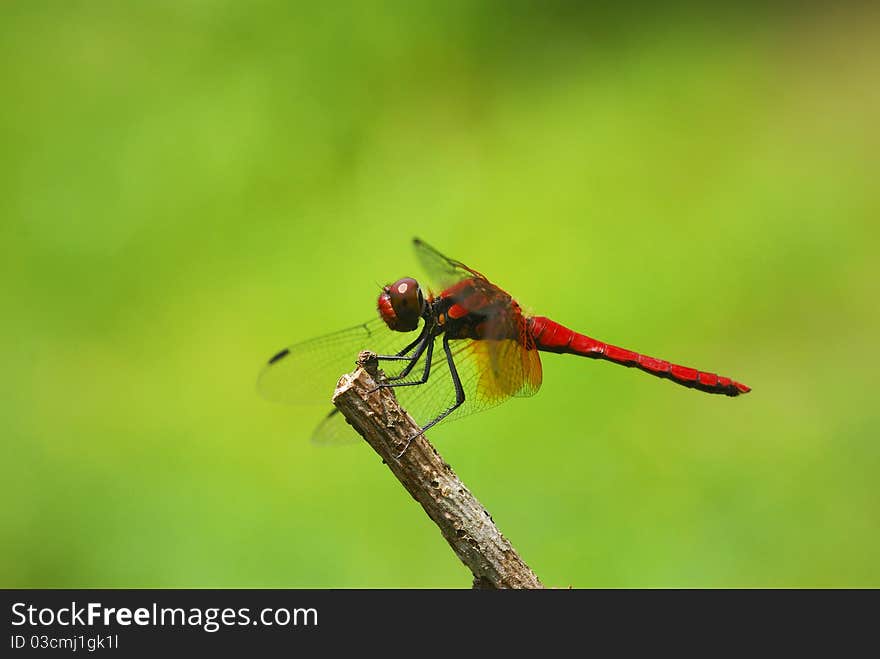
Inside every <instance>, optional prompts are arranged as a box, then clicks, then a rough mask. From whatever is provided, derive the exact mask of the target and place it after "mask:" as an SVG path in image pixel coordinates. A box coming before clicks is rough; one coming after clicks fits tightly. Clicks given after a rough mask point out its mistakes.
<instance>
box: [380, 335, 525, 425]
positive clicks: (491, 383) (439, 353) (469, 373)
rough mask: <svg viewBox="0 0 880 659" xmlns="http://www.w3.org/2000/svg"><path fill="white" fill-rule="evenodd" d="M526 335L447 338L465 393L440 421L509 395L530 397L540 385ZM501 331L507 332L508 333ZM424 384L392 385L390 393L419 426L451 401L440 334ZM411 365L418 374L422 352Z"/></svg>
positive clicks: (451, 389)
mask: <svg viewBox="0 0 880 659" xmlns="http://www.w3.org/2000/svg"><path fill="white" fill-rule="evenodd" d="M520 330H521V331H522V332H523V334H524V335H525V336H527V337H528V339H525V338H524V337H523V336H521V335H519V334H517V335H516V338H501V339H494V338H489V339H480V340H473V339H458V340H451V341H450V342H449V348H450V352H451V353H452V359H453V363H454V364H455V369H456V371H457V373H458V375H459V379H460V381H461V384H462V387H463V389H464V392H465V402H464V404H463V405H461V406H460V407H459V408H458V409H456V410H455V411H454V412H453V413H452V414H450V415H449V416H448V417H446V419H445V420H444V423H446V422H447V421H451V420H455V419H461V418H463V417H465V416H468V415H470V414H474V413H475V412H480V411H483V410H486V409H489V408H490V407H494V406H496V405H499V404H501V403H503V402H504V401H506V400H509V399H510V398H511V397H513V396H531V395H533V394H535V393H536V392H537V391H538V390H539V389H540V387H541V378H542V371H541V359H540V357H539V353H538V351H537V350H535V348H534V343H533V342H532V341H531V337H530V335H528V333H527V332H525V323H522V328H520ZM507 336H510V334H509V333H508V334H507ZM435 342H436V345H435V347H434V353H433V356H432V359H431V372H430V378H429V380H428V382H427V383H425V384H421V385H418V386H413V387H395V389H394V393H395V395H396V396H397V399H398V400H399V401H400V403H401V405H402V406H403V407H404V409H406V410H407V412H409V414H410V416H412V417H413V419H415V421H416V423H418V424H419V425H420V426H424V425H425V424H427V423H428V422H430V421H432V420H433V419H435V418H436V417H437V416H439V415H440V414H441V413H442V412H444V411H445V410H447V409H449V408H450V407H452V406H453V405H454V403H455V385H454V383H453V378H452V372H451V371H450V369H449V365H448V361H447V358H446V354H445V353H444V350H443V342H442V337H438V338H437V339H435ZM420 361H421V363H420V364H418V365H417V366H416V368H415V369H413V372H414V373H418V374H421V373H422V369H423V367H424V357H423V359H422V360H420Z"/></svg>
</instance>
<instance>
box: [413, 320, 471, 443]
mask: <svg viewBox="0 0 880 659" xmlns="http://www.w3.org/2000/svg"><path fill="white" fill-rule="evenodd" d="M443 352H445V353H446V363H447V364H449V375H450V376H452V386H454V387H455V402H454V403H453V404H452V405H450V406H449V407H447V408H446V409H445V410H443V411H442V412H441V413H440V414H439V415H437V416H436V417H434V418H433V419H431V420H430V421H428V423H426V424H425V425H424V426H422V429H421V430H420V431H419V432H417V433H416V434H415V435H413V436H412V437H410V438H409V439H408V440H406V446H404V447H403V450H402V451H401V452H400V453H398V454H397V459H398V460H400V458H402V457H403V454H404V453H406V450H407V449H408V448H409V445H410V444H412V443H413V440H414V439H415V438H416V437H419V436H420V435H424V434H425V431H426V430H427V429H428V428H430V427H431V426H435V425H437V424H438V423H440V422H441V421H442V420H443V419H445V418H446V417H447V416H449V415H450V414H452V413H453V412H454V411H455V410H457V409H458V408H459V407H461V404H462V403H464V398H465V397H464V387H463V386H461V378H460V377H459V375H458V369H457V368H455V360H454V359H453V358H452V350H451V349H450V348H449V335H448V334H444V335H443ZM429 361H430V360H429Z"/></svg>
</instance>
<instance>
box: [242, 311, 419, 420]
mask: <svg viewBox="0 0 880 659" xmlns="http://www.w3.org/2000/svg"><path fill="white" fill-rule="evenodd" d="M408 336H410V335H409V334H402V333H400V332H392V331H391V330H389V329H388V327H387V326H386V325H385V323H383V322H382V319H381V318H375V319H373V320H370V321H368V322H366V323H362V324H360V325H356V326H355V327H349V328H348V329H344V330H341V331H339V332H334V333H332V334H326V335H324V336H319V337H317V338H314V339H311V340H309V341H304V342H302V343H296V344H294V345H291V346H288V347H287V348H284V349H283V350H281V351H280V352H278V353H276V354H275V355H274V356H273V357H272V358H271V359H270V360H269V361H268V363H267V364H266V365H265V366H264V367H263V370H262V372H261V373H260V376H259V379H258V380H257V390H258V391H259V392H260V394H261V395H262V396H263V397H264V398H266V399H268V400H271V401H275V402H280V403H297V404H309V403H322V402H326V403H329V402H330V398H331V396H332V395H333V389H334V387H335V386H336V382H337V381H338V380H339V377H340V376H341V375H342V374H343V373H348V372H349V371H352V370H354V366H355V361H356V360H357V357H358V353H359V352H360V351H361V350H372V351H374V352H376V353H377V354H380V355H387V354H392V355H393V354H396V353H397V352H398V351H399V350H400V349H401V348H403V347H404V346H406V344H407V343H408V339H407V337H408ZM412 338H414V336H410V339H409V340H412Z"/></svg>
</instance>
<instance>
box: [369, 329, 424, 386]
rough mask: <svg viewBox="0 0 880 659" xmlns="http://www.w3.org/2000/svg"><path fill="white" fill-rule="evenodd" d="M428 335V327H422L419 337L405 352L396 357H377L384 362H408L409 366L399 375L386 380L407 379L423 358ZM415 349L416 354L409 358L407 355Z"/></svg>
mask: <svg viewBox="0 0 880 659" xmlns="http://www.w3.org/2000/svg"><path fill="white" fill-rule="evenodd" d="M427 335H428V325H427V323H426V324H425V325H422V331H421V332H419V335H418V336H417V337H416V339H415V341H413V342H412V343H410V344H409V345H408V346H406V347H405V348H404V349H403V350H401V351H400V352H398V353H397V354H396V355H377V356H376V358H377V359H379V360H384V361H407V362H409V364H407V365H406V367H405V368H404V369H403V370H402V371H401V372H400V373H398V374H397V375H392V376H390V377H387V378H385V379H386V380H400V379H401V378H405V377H406V376H407V375H409V373H410V371H412V370H413V367H415V365H416V362H418V361H419V357H421V356H422V352H424V350H425V338H426V337H427ZM413 348H415V349H416V351H415V353H413V354H412V355H411V356H409V357H407V356H406V354H407V353H408V352H409V351H411V350H412V349H413Z"/></svg>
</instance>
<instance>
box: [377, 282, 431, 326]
mask: <svg viewBox="0 0 880 659" xmlns="http://www.w3.org/2000/svg"><path fill="white" fill-rule="evenodd" d="M423 313H425V296H424V295H422V289H421V288H419V282H417V281H416V280H415V279H413V278H412V277H404V278H403V279H398V280H397V281H396V282H394V283H393V284H391V285H389V286H383V287H382V293H381V295H379V315H380V316H381V317H382V320H384V321H385V324H386V325H388V327H389V328H391V329H393V330H394V331H396V332H412V331H413V330H414V329H416V328H417V327H418V326H419V318H421V317H422V314H423Z"/></svg>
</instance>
